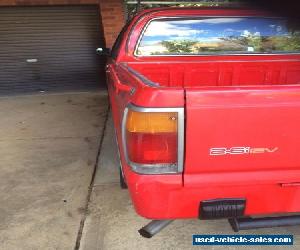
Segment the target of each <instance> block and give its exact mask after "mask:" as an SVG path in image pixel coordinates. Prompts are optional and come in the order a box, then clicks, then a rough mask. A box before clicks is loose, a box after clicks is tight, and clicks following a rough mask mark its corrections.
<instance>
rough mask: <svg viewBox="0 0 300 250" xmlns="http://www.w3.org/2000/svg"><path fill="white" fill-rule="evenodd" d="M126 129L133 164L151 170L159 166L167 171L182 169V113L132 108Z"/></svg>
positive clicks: (127, 146)
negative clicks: (180, 167) (180, 131)
mask: <svg viewBox="0 0 300 250" xmlns="http://www.w3.org/2000/svg"><path fill="white" fill-rule="evenodd" d="M151 110H154V109H151ZM158 110H159V109H158ZM124 129H125V131H124V132H125V138H124V139H125V141H126V150H127V158H128V161H129V162H130V165H132V166H133V167H134V166H137V168H139V169H141V168H142V169H143V170H145V172H147V173H148V172H153V171H154V172H159V171H158V170H159V169H164V171H167V172H175V171H177V170H178V162H179V156H178V152H179V150H178V149H179V141H178V139H179V136H178V129H179V113H178V112H169V111H168V112H159V111H157V112H151V111H150V112H140V111H135V110H132V109H128V112H127V117H126V122H125V124H124ZM146 169H147V170H146ZM148 170H149V171H148Z"/></svg>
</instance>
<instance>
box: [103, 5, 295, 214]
mask: <svg viewBox="0 0 300 250" xmlns="http://www.w3.org/2000/svg"><path fill="white" fill-rule="evenodd" d="M195 15H196V16H270V15H271V14H269V13H265V12H258V11H254V10H222V9H218V10H216V9H204V10H203V9H202V10H201V9H176V8H175V9H166V10H161V11H159V10H157V11H154V12H151V11H149V10H148V11H145V12H143V13H141V14H140V15H139V16H137V17H135V18H134V19H133V21H132V23H131V25H129V29H128V31H127V32H126V33H125V37H124V38H123V41H122V46H121V48H120V51H119V56H118V57H117V58H116V59H115V60H114V59H111V60H110V61H109V72H108V89H109V94H110V101H111V106H112V113H113V119H114V124H115V128H116V134H117V139H118V143H119V149H120V153H121V162H122V165H123V170H124V173H125V177H126V180H127V182H128V186H129V191H130V195H131V198H132V200H133V204H134V206H135V208H136V211H137V212H138V213H139V214H140V215H142V216H144V217H147V218H153V219H165V218H173V219H175V218H197V217H198V215H199V214H198V210H199V204H200V201H202V200H209V199H218V198H245V199H246V211H245V212H246V214H247V215H257V214H273V213H288V212H300V202H299V200H300V186H299V185H298V184H297V185H295V184H294V183H299V182H300V153H299V150H300V146H299V143H300V132H299V128H300V56H299V55H297V54H295V55H291V54H290V55H260V56H259V55H244V56H243V55H239V56H233V55H231V56H224V55H222V56H217V55H215V56H189V57H187V56H181V57H176V56H172V57H167V56H165V57H135V56H134V55H133V51H134V48H135V45H136V42H137V40H138V38H139V35H140V32H141V31H142V29H143V27H144V26H145V25H146V24H147V23H148V22H149V21H150V20H152V19H153V18H156V17H161V16H170V17H173V16H195ZM124 65H128V66H130V67H131V68H133V69H135V70H136V71H137V72H139V73H141V74H142V75H144V76H145V77H146V78H148V79H150V80H152V81H153V82H156V83H158V84H159V85H160V87H150V86H147V85H145V84H144V82H143V81H142V80H141V79H139V78H137V77H136V76H134V75H133V74H132V73H131V72H129V71H128V69H127V68H126V67H124ZM116 78H118V79H116ZM120 83H121V84H123V85H127V86H128V87H129V88H125V87H124V86H123V87H122V88H120V86H121V85H120ZM132 88H134V90H135V92H134V94H133V95H131V94H130V92H129V90H130V89H132ZM128 103H133V104H135V105H137V106H142V107H166V108H168V107H184V108H185V126H186V128H185V150H184V157H185V162H184V172H183V174H175V175H174V174H173V175H139V174H136V173H134V172H133V171H132V170H131V168H130V167H129V166H128V164H127V162H126V160H125V157H124V148H123V146H122V136H121V122H122V118H123V112H124V109H125V107H126V106H127V104H128ZM131 143H132V144H135V143H133V142H131ZM132 147H134V146H132ZM223 147H224V148H226V149H230V148H232V147H250V148H251V149H255V150H254V151H256V152H260V151H261V148H263V149H265V148H267V149H271V151H272V149H274V148H278V149H277V150H275V151H274V152H266V153H256V154H254V153H253V154H239V155H231V154H227V155H221V156H212V155H210V149H211V148H223ZM131 150H133V151H132V154H135V153H138V151H137V152H134V149H131ZM289 183H292V184H289Z"/></svg>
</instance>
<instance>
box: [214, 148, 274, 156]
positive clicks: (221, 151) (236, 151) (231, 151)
mask: <svg viewBox="0 0 300 250" xmlns="http://www.w3.org/2000/svg"><path fill="white" fill-rule="evenodd" d="M277 151H278V148H277V147H275V148H251V147H232V148H211V149H210V153H209V154H210V155H213V156H217V155H243V154H270V153H275V152H277Z"/></svg>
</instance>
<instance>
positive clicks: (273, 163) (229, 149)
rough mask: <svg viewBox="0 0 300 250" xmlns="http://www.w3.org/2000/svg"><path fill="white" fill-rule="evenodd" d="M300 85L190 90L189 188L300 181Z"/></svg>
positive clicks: (186, 148)
mask: <svg viewBox="0 0 300 250" xmlns="http://www.w3.org/2000/svg"><path fill="white" fill-rule="evenodd" d="M299 173H300V86H276V87H261V88H251V87H249V88H242V89H238V88H218V89H217V88H214V89H186V147H185V170H184V178H185V185H196V184H197V183H198V184H201V183H202V184H205V183H212V182H216V183H219V184H220V183H232V182H235V183H241V184H242V183H243V184H246V183H247V182H249V183H252V184H253V183H255V182H263V183H264V182H268V181H270V182H283V183H285V182H287V183H289V182H300V174H299Z"/></svg>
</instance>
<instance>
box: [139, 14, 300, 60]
mask: <svg viewBox="0 0 300 250" xmlns="http://www.w3.org/2000/svg"><path fill="white" fill-rule="evenodd" d="M135 53H136V55H137V56H152V55H201V54H260V53H262V54H263V53H266V54H272V53H276V54H277V53H300V27H299V22H298V20H287V19H284V18H262V17H209V18H191V19H187V18H163V19H157V20H153V21H151V22H150V23H149V24H148V26H147V27H146V29H145V31H144V32H143V34H142V37H141V38H140V42H139V43H138V45H137V48H136V52H135Z"/></svg>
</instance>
